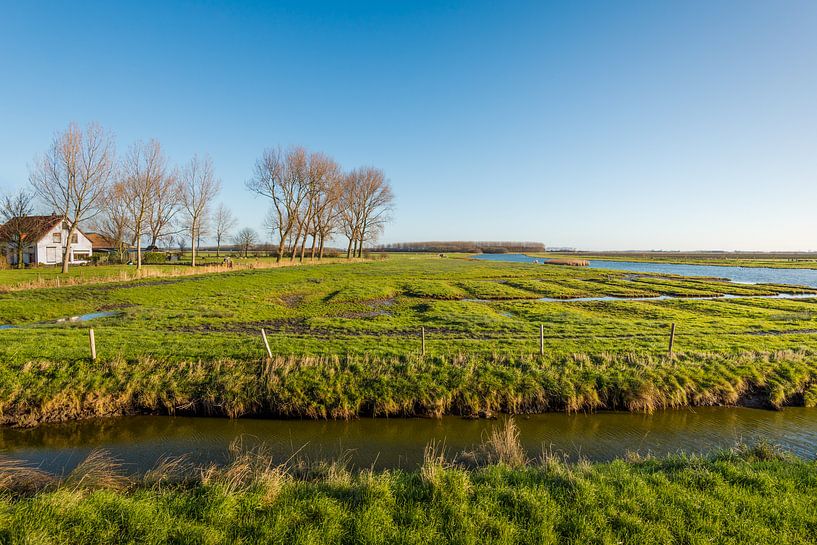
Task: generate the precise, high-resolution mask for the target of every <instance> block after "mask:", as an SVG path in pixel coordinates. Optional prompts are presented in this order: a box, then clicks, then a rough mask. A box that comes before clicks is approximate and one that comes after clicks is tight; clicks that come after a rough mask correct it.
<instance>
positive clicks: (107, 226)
mask: <svg viewBox="0 0 817 545" xmlns="http://www.w3.org/2000/svg"><path fill="white" fill-rule="evenodd" d="M126 199H127V190H126V187H125V183H124V182H122V181H121V180H120V181H118V182H116V183H114V184H113V185H112V186H111V187H110V190H109V191H108V193H107V194H106V195H105V200H104V205H103V207H102V213H101V214H100V215H99V216H98V217H97V219H96V220H95V222H94V228H95V229H96V230H97V231H99V233H100V234H101V235H102V236H104V237H105V238H107V239H108V240H110V241H111V242H113V243H114V245H115V247H116V253H117V261H119V262H123V261H125V256H126V254H127V250H128V246H129V244H128V241H129V240H133V235H132V233H131V231H130V214H129V212H128V204H127V201H126Z"/></svg>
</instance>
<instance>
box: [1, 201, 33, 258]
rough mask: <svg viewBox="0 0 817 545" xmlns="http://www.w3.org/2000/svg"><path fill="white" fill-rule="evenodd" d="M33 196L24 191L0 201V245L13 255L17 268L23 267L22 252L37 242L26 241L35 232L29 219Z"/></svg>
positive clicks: (31, 220) (30, 218)
mask: <svg viewBox="0 0 817 545" xmlns="http://www.w3.org/2000/svg"><path fill="white" fill-rule="evenodd" d="M33 204H34V195H33V194H32V193H29V192H27V191H25V190H20V191H19V192H17V193H14V194H9V195H4V196H3V198H2V200H0V222H1V223H2V224H3V226H2V227H0V243H2V244H4V245H5V246H6V248H7V249H8V251H9V252H11V253H14V254H15V255H16V259H17V268H18V269H22V268H24V267H25V263H24V262H23V252H24V250H25V248H26V246H28V245H29V244H36V243H37V241H36V240H34V241H32V240H28V237H30V236H31V233H32V232H33V231H35V230H37V225H35V222H36V221H39V220H35V219H34V218H32V217H31V213H32V211H33V209H34V206H33Z"/></svg>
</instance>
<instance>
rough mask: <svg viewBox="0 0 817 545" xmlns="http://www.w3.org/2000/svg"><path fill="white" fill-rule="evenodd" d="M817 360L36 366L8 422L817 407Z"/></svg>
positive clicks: (15, 369) (1, 377)
mask: <svg viewBox="0 0 817 545" xmlns="http://www.w3.org/2000/svg"><path fill="white" fill-rule="evenodd" d="M815 391H817V354H815V353H814V352H810V351H799V350H798V351H776V352H745V353H740V354H731V355H730V354H721V353H684V354H680V355H675V356H673V357H667V356H662V357H654V356H651V355H649V354H647V355H645V354H638V353H632V354H596V355H588V354H573V355H570V356H554V357H539V356H533V355H517V356H511V355H504V354H495V355H493V356H474V355H467V354H457V355H451V356H426V357H423V356H419V355H416V356H405V357H375V356H351V355H350V356H343V357H342V356H286V357H284V356H278V357H275V358H273V359H272V360H269V361H263V360H256V361H243V360H226V359H225V360H217V361H215V362H202V361H182V362H177V361H167V360H162V359H156V358H150V357H144V358H137V359H134V360H127V359H123V358H118V357H117V358H113V359H110V360H100V361H97V362H89V361H88V360H78V361H64V362H51V361H39V362H27V363H24V364H21V365H7V366H5V368H4V369H3V370H2V372H0V423H2V424H5V425H16V426H33V425H37V424H39V423H42V422H55V421H64V420H71V419H77V418H85V417H93V416H115V415H127V414H139V413H157V414H200V415H222V416H227V417H230V418H238V417H242V416H284V417H299V418H317V419H348V418H355V417H358V416H379V417H384V416H431V417H440V416H442V415H445V414H457V415H464V416H490V415H493V414H497V413H511V414H521V413H537V412H545V411H567V412H576V411H595V410H604V409H623V410H628V411H639V412H646V413H649V412H652V411H656V410H659V409H668V408H679V407H687V406H709V405H746V404H749V405H752V406H757V405H759V406H764V407H768V408H775V409H779V408H782V407H784V406H785V405H805V406H814V405H815V402H817V396H815V394H814V392H815Z"/></svg>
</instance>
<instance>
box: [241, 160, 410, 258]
mask: <svg viewBox="0 0 817 545" xmlns="http://www.w3.org/2000/svg"><path fill="white" fill-rule="evenodd" d="M246 186H247V189H249V190H250V191H252V192H253V193H256V194H258V195H260V196H262V197H266V198H267V199H269V200H270V209H269V212H268V213H267V217H266V219H265V227H266V228H267V229H268V230H269V231H270V233H271V234H272V235H273V236H274V237H275V240H276V259H277V260H278V261H280V260H281V259H283V257H284V254H285V253H288V254H289V258H290V260H291V261H294V260H295V259H296V257H298V258H299V259H300V260H301V261H303V259H304V256H305V255H306V252H307V246H308V247H309V255H310V258H312V259H314V258H315V257H318V258H319V259H320V258H322V257H323V253H324V249H325V245H326V243H327V242H328V241H329V240H331V239H332V238H333V237H334V236H335V235H341V234H342V235H343V236H345V237H346V238H347V239H348V241H349V243H348V247H347V251H346V256H347V257H352V256H362V255H363V245H364V243H365V242H367V241H371V240H375V239H376V238H377V236H378V235H379V234H380V232H381V231H382V229H383V226H384V225H385V223H386V221H387V220H388V217H389V213H390V211H391V209H392V206H393V201H394V196H393V193H392V190H391V186H390V184H389V182H388V180H387V179H386V177H385V174H384V173H383V171H382V170H380V169H377V168H374V167H362V168H357V169H354V170H351V171H349V172H344V171H343V170H342V169H341V167H340V165H338V163H337V162H336V161H335V160H334V159H332V158H331V157H329V156H327V155H326V154H324V153H321V152H310V151H308V150H306V149H305V148H303V147H299V146H296V147H291V148H289V149H286V150H284V149H282V148H280V147H279V148H270V149H267V150H265V151H264V152H263V154H262V155H261V157H260V158H259V159H258V160H257V161H256V164H255V170H254V174H253V177H252V178H251V179H250V180H248V181H247V183H246Z"/></svg>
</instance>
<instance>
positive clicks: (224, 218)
mask: <svg viewBox="0 0 817 545" xmlns="http://www.w3.org/2000/svg"><path fill="white" fill-rule="evenodd" d="M237 223H238V221H237V220H236V219H235V218H234V217H233V213H232V212H230V209H229V208H227V207H226V206H224V204H223V203H222V204H219V205H218V208H217V209H216V213H215V216H214V217H213V224H214V226H215V230H216V257H218V256H219V254H220V252H221V241H222V240H224V239H225V238H226V237H228V236H229V234H230V231H232V230H233V229H235V226H236V224H237Z"/></svg>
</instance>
